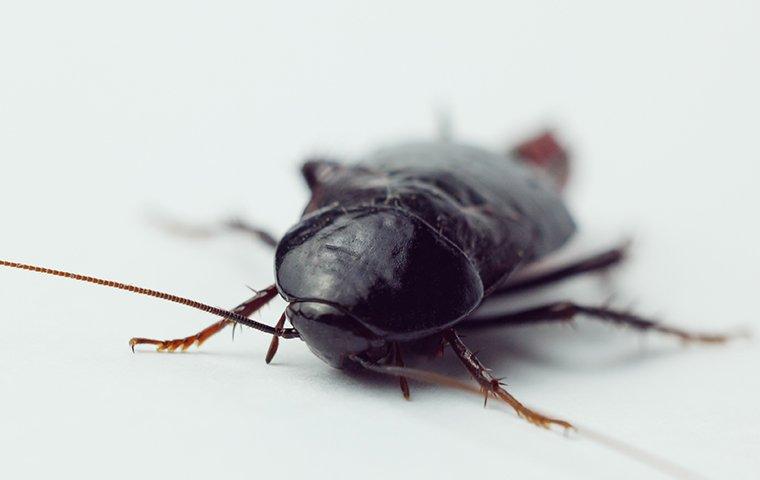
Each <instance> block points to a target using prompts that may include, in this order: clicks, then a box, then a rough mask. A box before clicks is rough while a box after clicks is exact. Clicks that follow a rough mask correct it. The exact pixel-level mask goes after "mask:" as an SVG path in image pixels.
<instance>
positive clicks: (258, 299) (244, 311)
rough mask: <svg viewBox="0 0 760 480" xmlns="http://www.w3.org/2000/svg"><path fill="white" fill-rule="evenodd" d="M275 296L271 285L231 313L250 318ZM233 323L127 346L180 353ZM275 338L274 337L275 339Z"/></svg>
mask: <svg viewBox="0 0 760 480" xmlns="http://www.w3.org/2000/svg"><path fill="white" fill-rule="evenodd" d="M276 296H277V288H275V286H274V285H271V286H269V287H267V288H265V289H264V290H261V291H259V292H258V293H256V295H254V296H253V297H251V298H250V299H248V300H246V301H245V302H243V303H241V304H240V305H238V306H237V307H235V309H234V310H233V312H235V313H239V314H240V315H244V316H246V317H247V316H250V315H251V314H252V313H253V312H255V311H256V310H258V309H260V308H261V307H263V306H264V305H266V304H267V303H269V301H270V300H272V299H273V298H274V297H276ZM232 323H235V322H233V321H232V320H227V319H222V320H219V321H217V322H216V323H214V324H213V325H209V326H208V327H206V328H204V329H203V330H201V331H200V332H198V333H196V334H195V335H190V336H189V337H185V338H177V339H174V340H154V339H152V338H139V337H135V338H132V339H131V340H130V341H129V345H130V346H131V347H132V351H134V350H135V346H136V345H146V344H147V345H156V350H158V351H159V352H163V351H167V350H168V351H170V352H173V351H175V350H177V349H178V348H181V349H182V351H185V350H187V349H188V348H190V347H191V346H192V345H193V344H196V343H197V344H198V346H199V347H200V346H201V345H202V344H203V342H205V341H206V340H208V339H209V338H211V337H212V336H214V335H216V334H217V333H219V332H221V331H222V330H224V328H225V327H227V325H230V324H232ZM275 338H276V337H275Z"/></svg>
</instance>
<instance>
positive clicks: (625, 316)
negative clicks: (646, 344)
mask: <svg viewBox="0 0 760 480" xmlns="http://www.w3.org/2000/svg"><path fill="white" fill-rule="evenodd" d="M576 315H586V316H588V317H591V318H594V319H597V320H601V321H605V322H609V323H614V324H617V325H624V326H628V327H632V328H635V329H637V330H642V331H655V332H659V333H663V334H666V335H672V336H675V337H677V338H679V339H680V340H682V341H684V342H695V343H712V344H715V343H724V342H726V341H728V340H730V339H731V338H733V337H734V336H733V335H728V334H713V333H699V332H692V331H689V330H684V329H680V328H676V327H671V326H668V325H663V324H661V323H659V322H657V321H654V320H651V319H647V318H643V317H640V316H638V315H634V314H632V313H628V312H624V311H620V310H614V309H611V308H607V307H592V306H587V305H579V304H577V303H572V302H557V303H551V304H548V305H543V306H540V307H535V308H531V309H528V310H522V311H519V312H513V313H509V314H505V315H500V316H497V317H492V318H481V319H478V320H466V321H464V322H462V323H461V324H460V325H461V326H462V327H485V326H492V325H524V324H533V323H538V322H569V321H572V320H573V319H574V318H575V316H576Z"/></svg>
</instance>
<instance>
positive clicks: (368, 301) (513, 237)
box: [275, 142, 575, 340]
mask: <svg viewBox="0 0 760 480" xmlns="http://www.w3.org/2000/svg"><path fill="white" fill-rule="evenodd" d="M303 171H304V176H305V177H306V180H307V182H308V184H309V186H310V188H311V190H312V199H311V201H310V203H309V205H308V206H307V208H306V210H305V212H304V216H303V218H302V219H301V222H299V224H298V225H296V226H295V227H294V228H293V229H291V230H290V231H289V232H288V233H287V234H286V235H285V237H284V238H283V239H282V240H281V241H280V244H279V245H278V249H277V254H276V261H275V270H276V276H277V285H278V289H279V290H280V293H281V294H282V295H283V296H284V297H285V298H286V299H287V300H288V301H291V302H293V301H295V302H298V301H306V300H315V301H318V302H322V303H324V304H329V305H331V306H332V307H333V308H336V309H338V310H340V311H342V312H343V313H344V314H346V315H349V316H351V317H353V318H354V319H356V320H358V321H359V322H360V323H361V324H362V325H363V326H364V327H366V328H367V329H368V330H369V331H371V332H372V333H373V334H374V335H378V336H380V337H382V338H388V339H399V340H411V339H415V338H423V337H425V336H429V335H431V334H432V333H435V332H437V331H441V330H442V329H444V328H446V327H447V326H450V325H453V324H455V323H456V322H457V321H459V320H461V319H462V318H463V317H465V316H466V315H467V314H468V313H469V312H471V311H472V310H473V309H474V308H476V307H477V306H478V305H479V304H480V302H481V301H482V299H483V297H484V296H485V295H487V294H488V293H489V292H490V291H491V290H493V289H494V288H496V287H497V286H498V285H499V283H500V282H502V281H503V280H505V279H506V278H507V277H508V276H509V275H510V274H511V273H512V272H514V271H515V270H516V269H518V268H520V267H521V266H523V265H525V264H527V263H529V262H532V261H534V260H537V259H539V258H540V257H542V256H544V255H546V254H548V253H550V252H552V251H554V250H556V249H557V248H559V247H560V246H561V245H562V244H563V243H565V241H566V240H567V239H568V238H569V237H570V236H571V235H572V233H573V232H574V230H575V226H574V223H573V221H572V219H571V217H570V215H569V213H568V211H567V209H566V208H565V206H564V203H563V202H562V200H561V199H560V197H559V194H558V192H557V191H556V187H555V186H554V185H553V184H552V183H551V182H550V181H549V180H548V179H545V178H543V177H541V175H540V173H538V172H536V171H534V170H532V169H530V168H527V167H526V166H524V165H523V164H521V163H520V162H518V161H516V160H515V159H512V158H508V157H506V156H502V155H497V154H495V153H491V152H489V151H486V150H483V149H479V148H476V147H472V146H468V145H461V144H453V143H442V142H441V143H438V142H423V143H410V144H402V145H398V146H393V147H389V148H384V149H381V150H378V151H376V152H374V153H372V154H370V155H368V156H367V157H365V158H364V159H362V160H361V161H359V162H357V163H355V164H352V165H347V164H339V163H334V162H327V161H312V162H308V163H307V164H306V165H304V168H303Z"/></svg>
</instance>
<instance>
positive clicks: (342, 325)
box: [0, 133, 729, 429]
mask: <svg viewBox="0 0 760 480" xmlns="http://www.w3.org/2000/svg"><path fill="white" fill-rule="evenodd" d="M568 158H569V156H568V154H567V153H566V151H565V150H564V149H563V148H562V147H561V146H560V145H559V143H558V142H557V141H556V140H555V138H554V137H553V136H552V135H551V134H550V133H543V134H541V135H539V136H537V137H535V138H533V139H531V140H529V141H526V142H524V143H522V144H520V145H518V146H517V147H516V148H514V149H513V150H511V151H510V153H509V154H508V155H499V154H496V153H492V152H490V151H488V150H485V149H481V148H477V147H474V146H470V145H465V144H460V143H456V142H451V141H448V140H446V139H442V140H440V141H428V142H419V143H406V144H401V145H397V146H389V147H386V148H382V149H380V150H377V151H375V152H374V153H371V154H369V155H367V156H366V157H364V158H363V159H362V160H360V161H359V162H356V163H353V164H344V163H338V162H334V161H328V160H322V159H320V160H311V161H307V162H306V163H305V164H304V165H303V168H302V172H303V176H304V178H305V180H306V183H307V184H308V186H309V188H310V190H311V200H310V201H309V203H308V205H307V206H306V208H305V210H304V212H303V214H302V216H301V218H300V220H299V222H298V223H297V224H296V225H295V226H294V227H293V228H291V229H290V230H289V231H288V232H287V233H286V234H285V235H284V237H282V238H281V239H280V240H279V241H277V240H276V239H275V237H274V236H272V235H269V234H267V233H266V232H263V231H262V230H260V229H257V228H254V227H250V226H248V225H246V224H244V223H241V222H238V223H235V224H230V225H229V227H232V228H235V229H242V230H246V231H248V232H249V233H252V234H253V235H255V236H257V237H258V238H259V239H261V240H262V241H263V242H264V243H267V244H269V245H270V246H272V247H274V248H275V261H274V265H275V283H274V284H273V285H270V286H268V287H266V288H264V289H262V290H260V291H258V292H257V293H256V295H254V296H253V297H252V298H251V299H249V300H247V301H245V302H243V303H241V304H240V305H238V306H237V307H236V308H234V309H232V310H225V309H221V308H215V307H212V306H209V305H206V304H203V303H200V302H196V301H193V300H189V299H186V298H182V297H178V296H175V295H170V294H167V293H163V292H158V291H154V290H148V289H145V288H141V287H135V286H131V285H126V284H122V283H117V282H113V281H109V280H102V279H98V278H94V277H88V276H83V275H79V274H73V273H68V272H63V271H59V270H52V269H48V268H42V267H37V266H33V265H27V264H23V263H16V262H10V261H4V260H3V261H0V265H2V266H6V267H13V268H20V269H25V270H32V271H36V272H41V273H47V274H51V275H58V276H64V277H68V278H73V279H75V280H81V281H85V282H91V283H96V284H100V285H105V286H109V287H114V288H119V289H123V290H128V291H131V292H134V293H140V294H144V295H150V296H153V297H158V298H161V299H164V300H169V301H173V302H177V303H181V304H184V305H187V306H190V307H194V308H197V309H200V310H203V311H206V312H208V313H211V314H213V315H216V316H219V317H221V318H222V319H221V320H219V321H217V322H215V323H214V324H212V325H211V326H209V327H207V328H205V329H204V330H202V331H200V332H199V333H197V334H195V335H191V336H188V337H185V338H180V339H176V340H154V339H150V338H133V339H131V340H130V342H129V343H130V345H131V346H132V349H133V350H134V347H135V346H137V345H143V344H151V345H155V346H157V348H158V350H160V351H164V350H167V351H174V350H177V349H182V350H185V349H187V348H188V347H190V346H191V345H193V344H198V345H200V344H202V343H203V342H204V341H206V340H207V339H208V338H209V337H211V336H212V335H214V334H216V333H218V332H219V331H221V330H222V329H224V328H225V327H227V326H229V325H241V326H248V327H251V328H254V329H256V330H260V331H263V332H265V333H268V334H270V335H272V341H271V344H270V347H269V350H268V352H267V354H266V362H267V363H269V362H270V361H271V360H272V358H273V357H274V355H275V353H276V351H277V348H278V345H279V341H280V338H283V339H291V338H300V339H301V340H303V341H305V342H306V344H307V345H308V347H309V348H310V349H311V351H312V352H313V353H314V354H315V355H316V356H317V357H319V358H320V359H322V360H323V361H324V362H326V363H327V364H329V365H331V366H333V367H337V368H341V369H346V368H352V369H366V370H370V371H374V372H379V373H383V374H387V375H391V376H394V377H397V378H398V379H399V383H400V387H401V390H402V392H403V395H404V397H405V398H409V385H408V382H407V379H408V378H412V379H417V380H421V381H428V382H434V383H440V384H445V385H448V386H453V387H459V388H462V389H467V390H473V389H474V390H476V391H478V390H479V391H480V392H481V393H482V394H483V395H485V397H486V399H487V398H488V397H494V398H496V399H499V400H502V401H504V402H506V403H507V404H508V405H509V406H511V407H512V408H513V409H514V410H515V411H516V412H517V414H518V415H519V416H520V417H522V418H524V419H526V420H528V421H529V422H531V423H533V424H536V425H539V426H542V427H550V426H552V425H555V426H559V427H562V428H565V429H567V428H572V425H571V423H569V422H567V421H565V420H561V419H557V418H552V417H549V416H546V415H543V414H541V413H538V412H536V411H534V410H532V409H530V408H528V407H526V406H525V405H523V404H522V403H521V402H519V401H518V400H517V399H516V398H515V397H513V396H512V395H511V394H510V393H509V392H508V391H507V390H506V389H505V386H504V384H503V383H501V381H500V380H499V379H498V378H496V377H494V376H492V375H491V373H490V371H489V369H487V368H486V367H485V366H484V365H483V364H482V363H481V362H480V360H478V358H477V356H476V355H475V354H474V353H473V352H472V350H470V348H469V347H468V346H467V345H466V344H465V343H464V342H463V341H462V338H461V337H460V335H459V333H458V332H459V331H460V330H461V329H464V328H467V329H477V328H479V327H483V326H485V325H494V324H500V325H515V324H527V323H533V322H543V321H554V322H567V321H570V320H572V319H573V318H574V317H576V316H578V315H584V316H587V317H590V318H594V319H597V320H601V321H604V322H611V323H614V324H619V325H625V326H629V327H633V328H635V329H639V330H651V331H657V332H660V333H663V334H667V335H671V336H674V337H677V338H679V339H681V340H683V341H689V342H702V343H720V342H724V341H725V340H727V339H728V338H729V337H728V336H727V335H721V334H701V333H694V332H690V331H687V330H683V329H679V328H674V327H670V326H666V325H663V324H661V323H658V322H655V321H653V320H650V319H646V318H642V317H640V316H638V315H634V314H631V313H628V312H624V311H619V310H614V309H611V308H608V307H604V306H589V305H584V304H578V303H575V302H569V301H565V302H558V303H552V304H548V305H541V306H537V307H534V308H530V309H527V310H522V311H517V312H510V313H506V314H503V315H501V316H492V317H489V318H485V319H474V318H472V315H473V313H474V312H475V311H476V310H477V309H478V308H479V307H481V306H482V305H483V304H484V303H485V302H488V301H489V300H490V299H492V298H495V297H497V296H498V297H503V296H508V295H513V294H516V293H518V292H523V291H526V290H528V289H532V288H536V287H543V286H546V285H549V284H552V283H554V282H558V281H560V280H564V279H567V278H569V277H572V276H575V275H580V274H583V273H589V272H599V271H602V270H605V269H608V268H610V267H612V266H613V265H615V264H618V263H619V262H621V260H623V258H624V257H625V247H622V246H621V247H617V248H613V249H610V250H608V251H604V252H601V253H598V254H596V255H592V256H588V257H586V258H581V259H578V260H577V261H573V262H569V263H566V264H564V265H562V266H560V267H558V268H555V269H552V270H550V271H543V272H542V273H539V274H536V273H535V272H534V273H529V272H531V270H530V269H529V268H527V267H529V266H531V265H533V264H535V263H536V262H537V261H539V260H541V259H544V258H545V257H547V256H548V255H550V254H551V253H553V252H555V251H556V250H557V249H559V248H560V247H561V246H563V245H564V244H565V243H566V242H567V240H568V239H569V238H570V237H571V236H572V235H573V233H574V232H575V228H576V227H575V224H574V222H573V219H572V217H571V216H570V213H569V212H568V209H567V208H566V206H565V204H564V203H563V200H562V197H561V191H562V187H563V185H564V184H565V183H566V180H567V178H568V172H569V161H568ZM278 294H279V295H280V296H281V297H282V298H283V299H284V300H285V301H286V302H287V303H288V305H287V308H286V310H285V311H284V312H283V313H282V315H281V316H280V317H279V320H278V321H277V323H276V325H275V326H274V327H272V326H269V325H265V324H262V323H259V322H256V321H254V320H251V319H250V318H249V316H250V315H251V314H253V313H254V312H255V311H257V310H259V309H260V308H261V307H262V306H264V305H265V304H267V303H268V302H269V301H270V300H272V299H273V298H275V297H276V296H277V295H278ZM286 321H289V322H290V324H291V327H288V328H286V326H285V322H286ZM446 345H448V346H450V347H451V349H452V351H453V352H454V354H455V355H456V357H457V358H458V359H459V360H460V361H461V363H462V364H463V365H464V367H465V368H466V370H467V371H468V372H469V374H470V375H471V376H472V377H473V378H474V380H475V381H476V382H477V383H476V384H477V386H478V387H475V386H471V385H469V384H467V383H465V382H461V381H459V380H456V379H453V378H449V377H445V376H442V375H439V374H436V373H432V372H426V371H421V370H417V369H413V368H409V367H405V366H404V361H403V355H404V354H406V353H425V354H435V353H436V352H441V351H442V349H443V348H444V347H445V346H446Z"/></svg>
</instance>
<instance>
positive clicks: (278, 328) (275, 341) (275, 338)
mask: <svg viewBox="0 0 760 480" xmlns="http://www.w3.org/2000/svg"><path fill="white" fill-rule="evenodd" d="M286 318H287V317H286V316H285V312H282V315H280V319H279V320H277V325H275V326H274V330H275V332H276V333H275V334H274V335H272V341H271V342H270V343H269V350H267V356H266V358H264V361H265V362H267V364H269V363H270V362H271V361H272V359H273V358H274V356H275V354H276V353H277V348H278V347H279V346H280V335H282V329H283V328H285V319H286Z"/></svg>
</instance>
